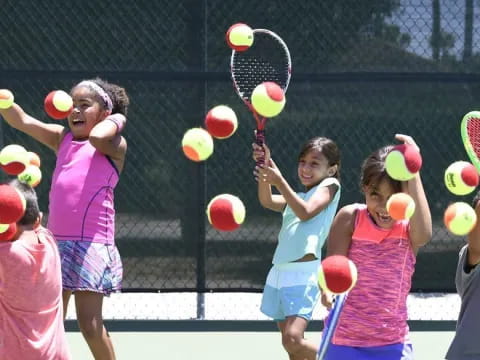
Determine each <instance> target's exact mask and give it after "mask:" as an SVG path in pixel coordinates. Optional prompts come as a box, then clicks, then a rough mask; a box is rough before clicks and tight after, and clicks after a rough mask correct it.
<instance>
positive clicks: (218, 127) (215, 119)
mask: <svg viewBox="0 0 480 360" xmlns="http://www.w3.org/2000/svg"><path fill="white" fill-rule="evenodd" d="M205 127H206V128H207V131H208V132H209V133H210V135H212V136H213V137H215V138H217V139H226V138H229V137H230V136H232V135H233V133H234V132H235V130H237V127H238V121H237V115H235V112H234V111H233V110H232V109H231V108H230V107H228V106H225V105H218V106H215V107H214V108H212V109H211V110H210V111H209V112H208V113H207V116H206V117H205Z"/></svg>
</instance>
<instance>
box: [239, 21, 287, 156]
mask: <svg viewBox="0 0 480 360" xmlns="http://www.w3.org/2000/svg"><path fill="white" fill-rule="evenodd" d="M253 36H254V41H253V44H252V46H251V47H250V48H249V49H248V50H245V51H235V50H232V56H231V58H230V73H231V75H232V80H233V85H234V87H235V91H236V92H237V94H238V96H239V97H240V98H241V99H242V100H243V102H244V103H245V105H247V107H248V108H249V110H250V111H251V112H252V113H253V116H254V118H255V121H256V130H257V131H256V135H255V142H256V143H257V144H258V145H260V146H263V143H264V142H265V124H266V121H267V118H265V117H262V116H260V114H258V113H257V112H256V111H255V109H254V108H253V106H252V103H251V96H252V92H253V90H254V89H255V88H256V87H257V85H260V84H261V83H263V82H266V81H271V82H275V83H277V84H278V85H279V86H280V87H281V88H282V89H283V92H284V93H285V92H286V91H287V88H288V84H289V82H290V76H291V72H292V62H291V58H290V52H289V51H288V47H287V45H286V44H285V42H284V41H283V40H282V38H281V37H280V36H278V35H277V34H275V33H274V32H272V31H270V30H266V29H254V30H253ZM263 162H264V159H263V158H260V159H258V161H257V165H261V164H263Z"/></svg>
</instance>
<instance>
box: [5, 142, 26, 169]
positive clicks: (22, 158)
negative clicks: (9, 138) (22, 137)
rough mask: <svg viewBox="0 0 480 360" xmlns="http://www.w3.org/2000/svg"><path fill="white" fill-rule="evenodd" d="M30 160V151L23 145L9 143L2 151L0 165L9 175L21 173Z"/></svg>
mask: <svg viewBox="0 0 480 360" xmlns="http://www.w3.org/2000/svg"><path fill="white" fill-rule="evenodd" d="M29 161H30V159H29V155H28V152H27V150H26V149H25V148H24V147H23V146H21V145H17V144H11V145H7V146H5V147H4V148H3V149H2V150H1V151H0V167H1V168H2V169H3V171H5V172H6V173H7V174H9V175H18V174H20V173H21V172H22V171H23V170H25V168H26V167H27V165H28V164H29Z"/></svg>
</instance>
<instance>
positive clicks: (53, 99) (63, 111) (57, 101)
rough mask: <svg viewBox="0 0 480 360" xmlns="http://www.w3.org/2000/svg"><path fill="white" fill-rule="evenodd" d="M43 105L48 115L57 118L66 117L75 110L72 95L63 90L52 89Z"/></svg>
mask: <svg viewBox="0 0 480 360" xmlns="http://www.w3.org/2000/svg"><path fill="white" fill-rule="evenodd" d="M43 105H44V109H45V112H46V113H47V114H48V116H50V117H51V118H53V119H55V120H62V119H65V118H66V117H68V115H70V113H71V112H72V110H73V100H72V97H71V96H70V95H69V94H67V93H66V92H65V91H63V90H54V91H51V92H50V93H49V94H48V95H47V97H46V98H45V101H44V103H43Z"/></svg>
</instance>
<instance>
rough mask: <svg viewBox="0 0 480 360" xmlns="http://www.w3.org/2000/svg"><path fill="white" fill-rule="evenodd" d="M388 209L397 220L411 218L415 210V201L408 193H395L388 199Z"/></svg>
mask: <svg viewBox="0 0 480 360" xmlns="http://www.w3.org/2000/svg"><path fill="white" fill-rule="evenodd" d="M387 211H388V213H389V214H390V216H391V217H392V219H395V220H405V219H410V218H411V217H412V215H413V213H414V212H415V201H413V199H412V197H411V196H410V195H408V194H406V193H403V192H400V193H396V194H393V195H392V196H390V198H389V199H388V200H387Z"/></svg>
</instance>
